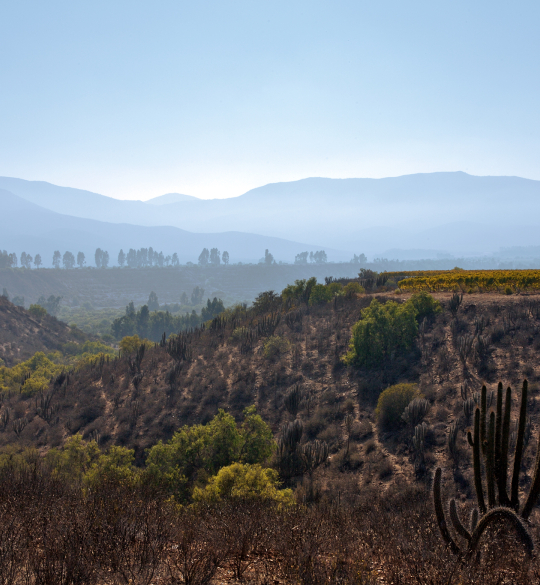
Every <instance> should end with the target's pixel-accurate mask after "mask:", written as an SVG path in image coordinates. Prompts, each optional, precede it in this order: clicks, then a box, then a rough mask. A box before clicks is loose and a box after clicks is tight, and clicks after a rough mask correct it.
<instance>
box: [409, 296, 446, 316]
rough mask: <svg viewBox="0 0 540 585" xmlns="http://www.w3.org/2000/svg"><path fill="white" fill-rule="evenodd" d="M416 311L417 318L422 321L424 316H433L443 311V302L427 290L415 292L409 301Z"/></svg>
mask: <svg viewBox="0 0 540 585" xmlns="http://www.w3.org/2000/svg"><path fill="white" fill-rule="evenodd" d="M407 303H410V304H411V305H412V306H413V307H414V310H415V311H416V320H417V321H418V323H420V322H421V321H422V320H423V319H424V317H431V316H432V315H436V314H437V313H440V312H441V311H442V307H441V304H440V303H439V301H437V300H435V299H434V298H433V296H431V295H430V294H428V293H427V292H418V293H414V294H413V295H412V297H411V298H410V299H409V300H408V301H407Z"/></svg>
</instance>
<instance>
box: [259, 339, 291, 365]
mask: <svg viewBox="0 0 540 585" xmlns="http://www.w3.org/2000/svg"><path fill="white" fill-rule="evenodd" d="M290 348H291V344H290V343H289V341H288V340H287V339H285V338H284V337H280V336H279V335H272V336H271V337H269V338H268V339H267V340H266V342H265V344H264V356H265V357H266V358H268V359H271V358H274V357H277V356H279V355H282V354H284V353H287V352H288V351H289V349H290Z"/></svg>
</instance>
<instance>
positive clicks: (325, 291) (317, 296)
mask: <svg viewBox="0 0 540 585" xmlns="http://www.w3.org/2000/svg"><path fill="white" fill-rule="evenodd" d="M332 296H333V295H332V292H331V291H330V289H329V288H328V287H327V286H325V285H324V284H316V285H315V286H314V287H313V288H312V289H311V294H310V296H309V304H310V305H322V304H323V303H327V302H328V301H331V300H332Z"/></svg>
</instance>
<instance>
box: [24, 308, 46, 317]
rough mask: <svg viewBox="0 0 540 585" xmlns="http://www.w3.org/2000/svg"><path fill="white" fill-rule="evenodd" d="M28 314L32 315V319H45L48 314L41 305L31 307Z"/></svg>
mask: <svg viewBox="0 0 540 585" xmlns="http://www.w3.org/2000/svg"><path fill="white" fill-rule="evenodd" d="M28 312H29V313H30V315H32V317H34V319H43V317H45V315H46V314H47V309H45V308H44V307H42V306H41V305H30V308H29V309H28Z"/></svg>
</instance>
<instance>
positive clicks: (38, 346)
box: [0, 296, 89, 366]
mask: <svg viewBox="0 0 540 585" xmlns="http://www.w3.org/2000/svg"><path fill="white" fill-rule="evenodd" d="M88 339H89V336H88V335H86V334H85V333H83V332H82V331H79V330H78V329H73V328H71V327H68V326H67V325H66V324H65V323H62V322H61V321H58V320H57V319H56V318H55V317H51V316H50V315H47V314H45V315H36V314H32V313H30V312H29V311H27V310H25V309H23V308H22V307H17V306H15V305H14V304H13V303H11V302H9V301H8V300H7V299H6V298H5V297H3V296H0V359H2V360H3V361H4V363H5V365H7V366H12V365H13V364H14V363H17V362H20V361H23V360H26V359H28V358H30V357H31V356H33V355H34V354H35V353H36V352H38V351H41V352H44V353H48V352H52V351H61V350H62V346H63V345H65V344H67V343H70V342H71V343H75V344H79V343H84V341H86V340H88Z"/></svg>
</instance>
